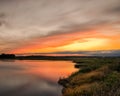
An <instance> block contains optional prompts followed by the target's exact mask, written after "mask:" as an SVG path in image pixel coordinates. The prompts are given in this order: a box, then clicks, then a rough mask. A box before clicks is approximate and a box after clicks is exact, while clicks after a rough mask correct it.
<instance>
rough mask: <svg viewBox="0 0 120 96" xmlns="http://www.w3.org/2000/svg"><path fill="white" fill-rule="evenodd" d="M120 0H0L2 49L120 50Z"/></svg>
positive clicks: (32, 51)
mask: <svg viewBox="0 0 120 96" xmlns="http://www.w3.org/2000/svg"><path fill="white" fill-rule="evenodd" d="M119 38H120V0H0V53H14V54H27V53H29V54H33V53H36V54H37V53H41V54H42V53H43V54H47V53H50V54H52V53H55V54H60V53H61V54H80V53H82V55H91V54H93V53H94V54H102V53H106V54H108V53H111V54H115V53H117V54H118V52H119V53H120V39H119Z"/></svg>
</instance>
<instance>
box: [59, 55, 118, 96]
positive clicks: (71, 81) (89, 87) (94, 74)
mask: <svg viewBox="0 0 120 96" xmlns="http://www.w3.org/2000/svg"><path fill="white" fill-rule="evenodd" d="M74 62H76V64H77V68H78V71H77V72H75V73H73V74H71V75H70V76H69V77H68V78H62V79H60V80H59V81H58V83H59V84H60V85H62V86H63V87H64V88H63V90H62V93H63V96H120V58H119V57H111V58H81V59H76V60H74Z"/></svg>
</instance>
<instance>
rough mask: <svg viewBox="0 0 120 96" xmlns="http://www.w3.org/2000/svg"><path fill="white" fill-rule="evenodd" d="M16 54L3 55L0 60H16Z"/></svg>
mask: <svg viewBox="0 0 120 96" xmlns="http://www.w3.org/2000/svg"><path fill="white" fill-rule="evenodd" d="M15 57H16V56H15V54H4V53H3V54H1V55H0V59H15Z"/></svg>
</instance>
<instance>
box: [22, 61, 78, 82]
mask: <svg viewBox="0 0 120 96" xmlns="http://www.w3.org/2000/svg"><path fill="white" fill-rule="evenodd" d="M22 64H24V66H26V67H27V70H25V71H24V72H25V73H27V74H30V75H33V76H40V77H41V78H44V79H49V80H51V81H57V80H58V79H59V78H60V77H67V76H69V75H70V74H71V73H73V72H75V71H76V69H75V68H74V64H73V63H72V62H71V61H44V60H38V61H36V60H35V61H31V60H30V61H24V63H22Z"/></svg>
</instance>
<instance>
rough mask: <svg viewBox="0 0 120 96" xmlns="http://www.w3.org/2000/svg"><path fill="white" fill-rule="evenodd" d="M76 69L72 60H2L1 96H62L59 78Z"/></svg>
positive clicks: (0, 71) (0, 62)
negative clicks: (58, 82)
mask: <svg viewBox="0 0 120 96" xmlns="http://www.w3.org/2000/svg"><path fill="white" fill-rule="evenodd" d="M74 71H76V69H74V65H73V63H72V62H70V61H42V60H34V61H32V60H21V61H20V60H15V61H14V60H13V61H11V60H6V61H0V96H61V86H60V85H58V84H57V81H58V79H59V78H60V77H67V76H69V75H70V74H71V73H72V72H74Z"/></svg>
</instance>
